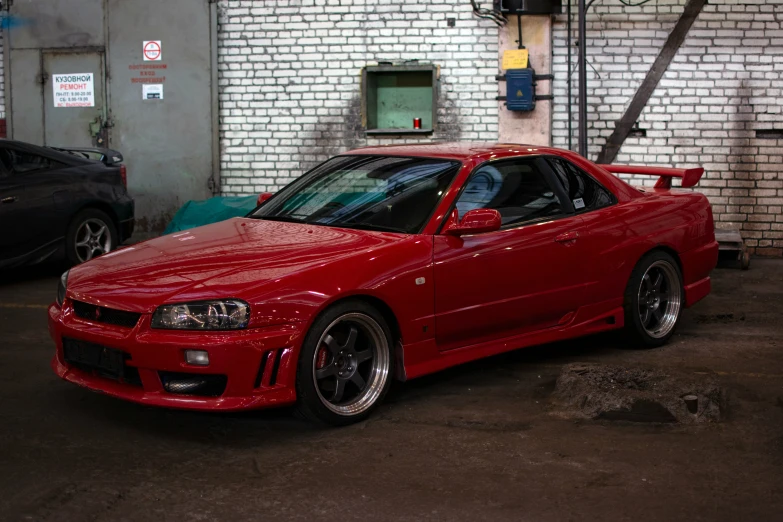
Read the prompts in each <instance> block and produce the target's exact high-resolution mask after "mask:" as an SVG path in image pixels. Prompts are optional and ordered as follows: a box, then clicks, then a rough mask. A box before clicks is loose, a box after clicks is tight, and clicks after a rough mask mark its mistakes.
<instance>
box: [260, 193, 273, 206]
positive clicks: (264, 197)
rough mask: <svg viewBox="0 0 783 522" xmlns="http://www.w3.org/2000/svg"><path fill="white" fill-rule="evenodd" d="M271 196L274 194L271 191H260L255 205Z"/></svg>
mask: <svg viewBox="0 0 783 522" xmlns="http://www.w3.org/2000/svg"><path fill="white" fill-rule="evenodd" d="M272 196H274V194H273V193H271V192H262V193H261V194H259V195H258V199H257V200H256V205H260V204H261V203H263V202H264V201H266V200H267V199H269V198H271V197H272Z"/></svg>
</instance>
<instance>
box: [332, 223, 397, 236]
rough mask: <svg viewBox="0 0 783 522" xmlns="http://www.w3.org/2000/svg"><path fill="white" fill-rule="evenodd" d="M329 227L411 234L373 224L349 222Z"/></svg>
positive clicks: (333, 224)
mask: <svg viewBox="0 0 783 522" xmlns="http://www.w3.org/2000/svg"><path fill="white" fill-rule="evenodd" d="M329 226H332V227H342V228H357V229H363V230H377V231H379V232H397V233H400V234H410V232H408V231H407V230H403V229H401V228H395V227H386V226H383V225H374V224H371V223H359V222H356V221H347V222H345V223H329Z"/></svg>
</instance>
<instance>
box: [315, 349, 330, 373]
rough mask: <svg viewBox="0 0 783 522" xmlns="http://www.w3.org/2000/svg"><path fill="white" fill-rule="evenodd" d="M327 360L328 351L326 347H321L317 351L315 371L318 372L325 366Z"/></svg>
mask: <svg viewBox="0 0 783 522" xmlns="http://www.w3.org/2000/svg"><path fill="white" fill-rule="evenodd" d="M328 358H329V350H327V349H326V347H324V346H321V348H320V349H319V350H318V360H317V361H316V365H315V367H316V369H317V370H320V369H321V368H323V367H324V366H326V360H327V359H328Z"/></svg>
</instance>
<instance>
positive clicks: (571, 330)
mask: <svg viewBox="0 0 783 522" xmlns="http://www.w3.org/2000/svg"><path fill="white" fill-rule="evenodd" d="M579 315H583V316H584V315H587V314H579ZM623 326H624V313H623V307H622V305H620V306H616V307H614V308H612V309H611V310H609V311H608V312H604V313H603V314H601V315H598V316H592V317H590V318H589V319H586V320H583V321H579V317H578V316H577V317H576V318H575V319H574V321H573V322H572V323H571V324H569V325H566V326H560V327H553V328H548V329H546V330H539V331H537V332H531V333H527V334H522V335H516V336H512V337H507V338H505V339H498V340H494V341H488V342H485V343H480V344H474V345H470V346H465V347H463V348H457V349H454V350H449V351H447V352H441V351H439V350H438V346H437V343H436V342H435V340H434V339H430V340H427V341H422V342H420V343H416V344H412V345H407V346H405V347H404V348H403V349H404V352H405V362H406V363H407V364H406V366H405V374H406V376H407V378H408V379H413V378H416V377H421V376H422V375H427V374H430V373H435V372H437V371H440V370H444V369H446V368H449V367H451V366H456V365H458V364H463V363H466V362H470V361H475V360H476V359H483V358H485V357H490V356H492V355H497V354H499V353H504V352H510V351H512V350H517V349H520V348H526V347H528V346H535V345H538V344H546V343H551V342H555V341H563V340H565V339H572V338H575V337H583V336H585V335H590V334H594V333H598V332H605V331H608V330H616V329H619V328H622V327H623Z"/></svg>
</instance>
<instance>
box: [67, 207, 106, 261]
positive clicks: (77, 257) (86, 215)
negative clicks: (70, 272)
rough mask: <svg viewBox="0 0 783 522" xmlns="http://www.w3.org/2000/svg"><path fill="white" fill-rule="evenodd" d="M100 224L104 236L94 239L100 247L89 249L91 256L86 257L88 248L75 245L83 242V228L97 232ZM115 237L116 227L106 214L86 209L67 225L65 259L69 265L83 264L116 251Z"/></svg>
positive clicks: (93, 209)
mask: <svg viewBox="0 0 783 522" xmlns="http://www.w3.org/2000/svg"><path fill="white" fill-rule="evenodd" d="M100 224H103V225H104V226H105V227H106V230H105V235H101V236H100V237H99V238H96V240H97V243H100V246H99V247H97V246H96V248H95V249H90V251H91V252H92V254H91V255H89V256H88V255H87V253H86V252H87V250H88V249H89V247H81V246H79V245H77V243H79V242H80V241H82V240H83V234H84V227H90V228H91V229H94V230H96V231H97V230H99V229H100ZM77 236H79V237H77ZM117 237H118V235H117V226H116V225H115V224H114V221H113V220H112V219H111V217H109V215H108V214H106V212H103V211H102V210H98V209H97V208H86V209H84V210H81V211H79V213H78V214H76V215H75V216H74V217H73V219H72V220H71V223H70V225H68V231H67V233H66V236H65V257H66V259H67V261H68V263H70V264H71V265H78V264H80V263H84V262H85V261H89V260H90V259H94V258H95V257H98V256H99V255H103V254H106V253H108V252H111V251H112V250H114V249H116V248H117Z"/></svg>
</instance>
